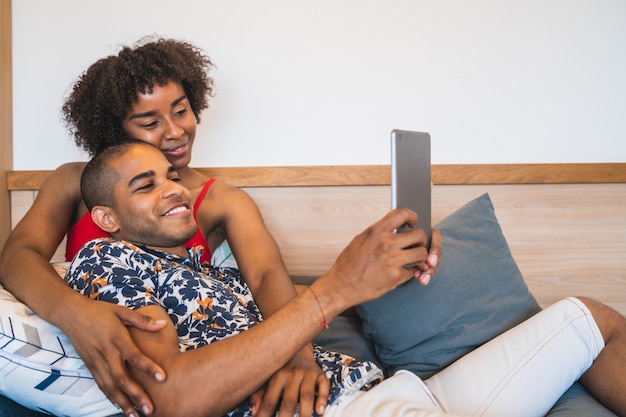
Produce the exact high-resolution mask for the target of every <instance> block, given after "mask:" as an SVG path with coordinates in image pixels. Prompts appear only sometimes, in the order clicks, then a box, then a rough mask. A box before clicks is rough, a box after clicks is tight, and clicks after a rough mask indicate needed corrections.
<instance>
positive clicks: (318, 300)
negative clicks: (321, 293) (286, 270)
mask: <svg viewBox="0 0 626 417" xmlns="http://www.w3.org/2000/svg"><path fill="white" fill-rule="evenodd" d="M308 288H309V290H311V294H313V297H315V301H317V306H318V307H319V308H320V312H321V313H322V323H321V326H322V327H325V328H326V329H328V322H327V321H326V316H325V315H324V310H323V309H322V305H321V304H320V299H319V298H317V294H315V291H313V288H311V287H308Z"/></svg>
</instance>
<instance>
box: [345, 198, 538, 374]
mask: <svg viewBox="0 0 626 417" xmlns="http://www.w3.org/2000/svg"><path fill="white" fill-rule="evenodd" d="M436 227H437V228H438V229H439V230H440V231H441V235H442V242H441V252H442V258H441V262H440V266H439V268H438V269H437V273H436V274H435V276H434V277H433V279H432V280H431V282H430V284H429V285H428V286H425V287H424V286H422V285H420V284H419V283H418V282H417V281H415V280H412V281H409V282H407V283H405V284H403V285H401V286H400V287H398V288H396V289H395V290H393V291H391V292H389V293H387V294H385V295H384V296H382V297H381V298H379V299H376V300H374V301H370V302H367V303H364V304H361V305H359V306H357V312H358V313H359V315H360V316H361V318H362V319H363V333H364V334H365V336H366V337H368V338H369V339H371V340H372V341H373V342H374V344H375V348H376V353H377V354H378V357H379V359H380V362H381V363H382V364H383V366H384V368H385V370H386V371H387V372H388V373H393V372H394V371H395V370H397V369H408V370H410V371H413V372H415V373H416V374H418V375H419V376H420V377H422V378H428V377H429V376H431V375H432V374H434V373H436V372H437V371H439V370H441V369H442V368H444V367H446V366H447V365H449V364H450V363H451V362H453V361H455V360H456V359H458V358H460V357H461V356H463V355H465V354H466V353H468V352H470V351H471V350H473V349H475V348H476V347H478V346H480V345H482V344H483V343H485V342H487V341H488V340H490V339H492V338H493V337H495V336H497V335H499V334H500V333H502V332H504V331H506V330H508V329H509V328H511V327H513V326H515V325H517V324H518V323H520V322H522V321H524V320H525V319H527V318H528V317H530V316H532V315H533V314H535V313H537V312H538V311H539V310H540V308H539V305H538V304H537V302H536V301H535V298H534V297H533V296H532V295H531V294H530V292H529V291H528V287H527V286H526V283H525V282H524V280H523V278H522V275H521V273H520V271H519V268H518V267H517V265H516V263H515V261H514V260H513V257H512V256H511V253H510V251H509V247H508V245H507V243H506V240H505V238H504V236H503V234H502V229H501V228H500V225H499V224H498V220H497V219H496V216H495V212H494V208H493V204H492V203H491V199H490V198H489V195H488V194H484V195H482V196H480V197H478V198H476V199H475V200H472V201H470V202H469V203H467V204H466V205H464V206H463V207H461V208H460V209H458V210H457V211H455V212H454V213H452V214H451V215H450V216H448V217H447V218H445V219H444V220H442V221H441V222H440V223H439V224H438V225H437V226H436Z"/></svg>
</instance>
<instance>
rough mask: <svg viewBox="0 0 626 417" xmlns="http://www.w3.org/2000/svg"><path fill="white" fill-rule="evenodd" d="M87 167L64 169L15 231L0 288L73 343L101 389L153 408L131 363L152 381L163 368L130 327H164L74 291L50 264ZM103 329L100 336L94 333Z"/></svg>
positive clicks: (1, 266)
mask: <svg viewBox="0 0 626 417" xmlns="http://www.w3.org/2000/svg"><path fill="white" fill-rule="evenodd" d="M84 165H85V164H84V163H70V164H65V165H62V166H61V167H59V168H57V169H56V170H55V171H54V172H52V173H51V174H50V175H49V176H48V178H47V179H46V181H45V182H44V183H43V185H42V186H41V188H40V190H39V193H38V195H37V198H36V199H35V202H34V203H33V205H32V207H31V208H30V210H29V211H28V212H27V213H26V215H25V216H24V218H23V219H22V221H20V222H19V224H18V225H17V226H16V227H15V229H14V230H13V232H12V233H11V235H10V236H9V239H8V240H7V243H6V246H5V248H4V250H3V252H2V257H1V259H0V282H1V283H2V285H3V286H4V287H5V288H6V289H7V290H9V291H10V292H12V293H13V294H14V295H15V297H16V298H18V299H20V300H21V301H22V302H24V303H25V304H26V305H28V306H29V307H30V308H31V309H32V310H33V311H34V312H35V313H37V314H38V315H39V316H40V317H42V318H43V319H44V320H47V321H49V322H50V323H52V324H54V325H56V326H57V327H59V328H60V329H61V330H62V331H63V332H64V333H65V334H66V335H67V336H68V337H69V338H70V340H71V341H72V344H73V345H74V347H75V348H76V351H77V352H78V354H79V355H80V356H81V358H82V359H83V361H84V362H85V365H86V366H87V368H88V369H89V370H90V371H91V373H92V374H93V376H94V378H95V380H96V382H97V383H98V386H100V388H101V389H102V390H103V391H104V392H105V393H107V395H108V397H109V398H110V399H111V400H112V401H114V402H116V403H117V404H118V405H119V406H120V407H121V408H122V409H123V410H125V411H126V412H131V411H132V410H133V406H132V404H131V400H129V397H130V398H131V399H132V403H134V404H135V405H137V406H140V407H143V406H148V408H150V407H151V402H150V398H148V395H147V394H146V392H145V391H144V390H143V389H142V387H141V386H139V385H138V384H137V383H136V382H134V381H133V380H132V379H131V378H130V375H129V373H128V371H127V367H126V363H125V361H128V363H130V364H132V365H133V366H134V367H136V368H137V369H139V370H141V371H142V372H147V373H148V374H149V375H151V376H153V377H154V376H155V374H157V373H162V372H163V371H162V370H161V368H160V367H159V366H158V365H157V364H155V363H154V362H153V361H151V360H150V359H148V358H147V357H146V356H144V355H143V354H142V353H141V352H140V351H139V349H137V347H136V346H135V344H134V342H133V341H132V339H131V337H130V334H129V332H128V330H127V328H126V326H127V325H131V326H137V327H139V328H142V329H146V330H159V329H161V328H162V327H163V325H159V324H156V323H154V321H153V320H151V319H149V318H148V317H146V316H142V315H140V314H137V313H136V312H133V311H131V310H128V309H126V308H123V307H119V306H114V305H110V304H105V303H96V302H94V301H91V300H89V299H88V298H85V297H83V296H82V295H80V294H78V293H76V292H75V291H73V290H72V289H70V288H69V287H68V286H67V284H66V283H65V281H63V279H61V278H60V277H59V275H58V274H57V272H56V271H55V270H54V268H53V267H52V265H51V264H50V258H51V257H52V255H53V254H54V252H55V251H56V249H57V247H58V246H59V244H60V243H61V241H62V240H63V237H64V236H65V233H66V231H67V230H68V228H69V226H70V223H71V221H72V216H73V214H74V213H75V212H76V209H77V207H78V205H79V204H80V202H81V200H82V198H81V194H80V176H81V173H82V170H83V168H84ZM94 328H95V329H98V331H96V332H94V331H92V329H94Z"/></svg>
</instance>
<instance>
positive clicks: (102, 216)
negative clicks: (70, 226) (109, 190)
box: [91, 206, 120, 234]
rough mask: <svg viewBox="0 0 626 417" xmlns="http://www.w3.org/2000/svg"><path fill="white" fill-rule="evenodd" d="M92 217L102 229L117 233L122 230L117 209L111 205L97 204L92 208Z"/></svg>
mask: <svg viewBox="0 0 626 417" xmlns="http://www.w3.org/2000/svg"><path fill="white" fill-rule="evenodd" d="M91 218H92V219H93V222H94V223H95V224H96V225H97V226H98V227H99V228H100V229H102V230H104V231H105V232H108V233H109V234H113V233H116V232H118V231H119V230H120V226H119V223H118V221H117V216H116V214H115V210H113V209H112V208H111V207H105V206H95V207H94V208H92V209H91Z"/></svg>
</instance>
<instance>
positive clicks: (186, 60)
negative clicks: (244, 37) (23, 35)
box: [0, 39, 440, 416]
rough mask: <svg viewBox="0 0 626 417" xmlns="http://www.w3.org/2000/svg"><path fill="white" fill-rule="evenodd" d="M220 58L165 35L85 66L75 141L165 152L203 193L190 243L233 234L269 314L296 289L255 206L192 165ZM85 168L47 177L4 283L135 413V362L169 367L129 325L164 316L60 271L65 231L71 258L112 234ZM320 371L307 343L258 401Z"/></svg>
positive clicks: (13, 244)
mask: <svg viewBox="0 0 626 417" xmlns="http://www.w3.org/2000/svg"><path fill="white" fill-rule="evenodd" d="M211 67H212V63H211V61H210V60H209V58H208V57H206V56H205V55H204V54H203V53H202V52H201V51H200V50H199V49H198V48H196V47H195V46H193V45H190V44H188V43H184V42H179V41H174V40H163V39H160V40H156V41H148V42H142V43H139V44H138V45H137V46H135V47H133V48H131V47H125V48H123V49H122V50H121V51H120V53H119V54H118V55H116V56H109V57H107V58H104V59H101V60H99V61H97V62H96V63H94V64H93V65H92V66H91V67H89V68H88V69H87V71H86V72H85V73H83V75H82V76H81V77H80V78H79V80H78V81H77V82H76V84H75V85H74V86H73V89H72V91H71V93H70V96H69V97H68V99H67V101H66V102H65V104H64V106H63V114H64V116H65V119H66V122H67V124H68V126H69V128H70V131H71V132H72V133H73V135H74V137H75V140H76V143H77V144H78V145H79V146H81V147H82V148H84V149H85V150H87V151H88V152H89V153H90V154H92V155H93V154H95V153H97V152H98V151H100V150H102V149H104V148H106V147H107V146H109V145H111V144H113V143H116V142H119V141H120V140H122V139H125V138H129V137H130V138H135V139H139V140H142V141H145V142H148V143H150V144H152V145H154V146H156V147H158V148H159V149H161V151H162V152H163V153H164V154H165V155H166V157H167V159H168V160H169V161H170V162H171V163H172V165H174V166H175V167H176V168H177V169H178V172H179V176H180V179H181V182H182V184H183V185H184V186H185V187H187V188H188V189H189V190H190V191H191V194H192V200H193V201H195V202H196V221H197V223H198V226H199V233H198V234H197V235H196V237H194V239H192V242H190V243H189V245H196V244H201V245H202V246H203V247H204V251H205V256H204V258H203V259H205V260H206V259H210V251H211V250H214V249H215V248H216V247H217V245H219V244H220V243H221V242H222V241H223V240H224V239H225V238H227V239H228V242H229V244H230V246H231V248H232V250H233V254H234V255H235V258H236V259H237V263H238V266H239V268H240V270H241V272H242V275H243V276H244V277H246V281H247V283H248V285H249V287H250V288H251V290H252V292H253V294H254V297H255V299H256V300H257V302H258V304H259V307H260V309H261V311H262V312H263V314H264V315H265V316H269V315H271V314H272V313H273V312H274V311H276V310H277V309H278V308H279V307H280V306H282V305H283V304H284V303H285V302H287V301H288V300H289V299H290V298H292V297H293V296H294V295H295V289H294V288H293V286H292V284H291V281H290V279H289V276H288V274H287V272H286V270H285V267H284V265H283V262H282V259H281V256H280V253H279V250H278V247H277V245H276V243H275V241H274V239H273V238H272V236H271V235H270V234H269V232H268V230H267V229H266V227H265V225H264V223H263V219H262V218H261V215H260V213H259V210H258V208H257V207H256V205H255V203H254V202H253V201H252V199H251V198H250V197H249V196H248V195H247V194H246V193H245V192H243V191H242V190H239V189H238V188H236V187H232V186H230V185H228V184H226V183H223V182H221V181H217V180H215V181H213V180H212V179H210V178H207V177H205V176H204V175H202V174H201V173H200V172H198V171H197V170H194V169H193V168H190V167H189V162H190V160H191V153H192V148H193V144H194V140H195V134H196V126H197V123H198V122H199V121H200V117H199V116H200V113H201V112H202V111H203V110H204V109H206V108H207V107H208V98H209V97H210V96H211V95H212V91H213V89H212V86H213V80H212V79H211V78H210V77H209V76H208V73H209V70H210V69H211ZM84 166H85V163H81V162H78V163H68V164H64V165H62V166H61V167H59V168H57V169H56V170H55V171H54V172H53V173H52V174H51V175H50V176H49V177H48V178H47V179H46V181H45V183H44V184H43V185H42V187H41V188H40V191H39V194H38V196H37V199H36V200H35V202H34V204H33V206H32V207H31V209H30V210H29V212H28V213H27V214H26V215H25V216H24V218H23V219H22V221H21V222H20V223H19V224H18V225H17V226H16V227H15V229H14V231H13V232H12V234H11V236H10V237H9V239H8V241H7V243H6V245H5V249H4V252H3V254H2V259H1V261H0V280H1V284H2V285H3V286H4V287H5V288H7V289H8V290H9V291H11V292H12V293H13V294H14V295H15V296H16V297H17V298H19V299H20V300H22V301H23V302H24V303H25V304H27V305H28V306H29V307H31V308H32V309H33V310H34V311H35V312H36V313H37V314H38V315H39V316H41V317H42V318H44V319H45V320H47V321H49V322H51V323H53V324H55V325H56V326H58V327H59V328H60V329H61V330H63V331H64V332H65V333H66V334H67V336H68V337H69V338H70V340H71V341H72V343H73V344H74V346H75V348H76V350H77V352H78V353H79V354H80V356H81V358H82V359H83V360H84V362H85V365H86V366H87V367H88V368H89V370H90V371H91V373H92V374H93V376H94V378H95V380H96V381H97V383H98V385H99V387H100V388H101V389H102V391H103V392H104V393H105V394H106V395H107V397H108V398H109V399H110V400H111V401H112V402H113V403H115V404H117V405H118V406H119V407H120V408H121V409H122V410H123V411H124V413H125V414H126V415H128V416H130V415H136V414H135V411H134V408H133V404H134V405H135V406H137V407H138V408H139V409H141V410H142V411H143V412H144V413H145V414H150V413H151V412H152V409H153V406H152V402H151V401H150V399H149V398H148V396H147V394H146V392H145V391H144V389H143V388H142V387H141V386H140V385H138V384H137V383H136V382H135V381H133V380H132V379H131V378H130V376H129V373H128V371H127V368H126V363H128V364H129V365H130V366H135V367H137V369H139V370H142V371H145V372H148V373H149V374H150V375H152V376H153V377H154V378H155V379H157V380H163V379H164V378H165V377H166V376H165V373H164V372H163V370H162V369H161V367H160V366H159V365H158V364H156V363H154V362H153V361H152V360H150V359H149V358H148V357H146V356H144V355H143V354H142V353H141V352H140V351H139V350H138V349H137V347H136V346H135V345H134V343H133V342H132V340H131V338H130V335H129V333H128V331H127V329H126V326H135V327H138V328H141V329H144V330H148V331H158V330H160V329H161V328H162V327H163V325H164V323H162V322H155V321H154V320H152V319H150V318H149V317H147V316H143V315H140V314H137V313H134V312H132V311H131V310H127V309H125V308H122V307H119V306H115V305H112V304H109V303H96V302H92V301H90V300H89V299H87V298H85V297H83V296H81V295H80V294H78V293H75V292H74V291H72V290H71V289H70V288H69V287H67V286H66V284H65V283H64V282H63V281H62V280H59V278H58V275H57V273H56V272H55V271H54V269H53V268H52V267H51V265H50V263H49V260H50V258H51V257H52V255H53V253H54V251H55V250H56V248H57V247H58V245H59V244H60V242H61V241H62V240H63V237H64V236H65V234H66V233H67V234H68V245H67V252H66V257H67V259H68V260H70V259H71V258H72V257H73V255H74V254H75V252H76V251H77V250H78V248H80V246H82V244H83V243H85V242H86V241H88V240H90V239H92V238H95V237H99V236H101V235H102V233H104V232H102V231H101V230H99V229H98V228H97V227H95V225H94V224H93V223H92V222H91V217H90V216H89V214H88V212H87V208H86V207H85V204H84V202H83V200H82V197H81V194H80V176H81V173H82V170H83V168H84ZM433 243H434V244H433V245H431V256H430V257H429V260H431V262H430V263H429V264H426V263H425V264H424V265H422V266H421V269H422V270H421V271H417V272H416V277H419V278H420V280H422V282H426V281H427V280H428V279H429V278H430V276H432V275H433V274H434V272H435V269H436V260H437V259H438V256H439V254H440V253H439V244H438V239H436V238H435V239H434V240H433ZM59 305H61V306H63V308H58V306H59ZM91 329H96V331H92V330H91ZM320 373H321V370H320V369H319V367H317V365H316V364H315V362H314V361H313V357H312V352H311V349H310V347H309V348H306V349H304V350H303V351H301V352H300V353H299V354H298V355H296V357H294V358H293V359H292V360H291V362H290V364H289V365H288V366H287V367H286V368H285V369H284V374H283V375H282V376H278V375H277V377H276V381H283V382H276V383H277V384H282V385H281V388H279V389H272V390H268V393H267V394H266V395H263V394H262V392H260V393H259V394H258V396H257V397H256V399H255V400H254V401H255V402H256V403H257V404H258V406H259V407H261V406H262V403H264V404H265V405H267V404H275V403H276V401H277V398H278V397H279V396H281V395H282V396H284V397H285V398H286V396H288V395H291V396H295V397H294V398H293V399H294V401H295V402H296V403H297V400H298V395H299V393H300V391H301V389H302V390H304V388H301V389H297V390H295V391H294V390H288V389H287V387H288V386H295V385H297V386H299V387H300V386H301V387H305V386H307V385H310V384H307V383H306V381H311V380H318V378H317V377H318V376H319V375H320ZM319 379H322V378H319ZM284 381H287V382H284ZM274 388H275V387H274ZM270 392H272V394H271V395H270V394H269V393H270ZM319 401H325V399H319ZM316 405H319V404H316Z"/></svg>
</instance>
